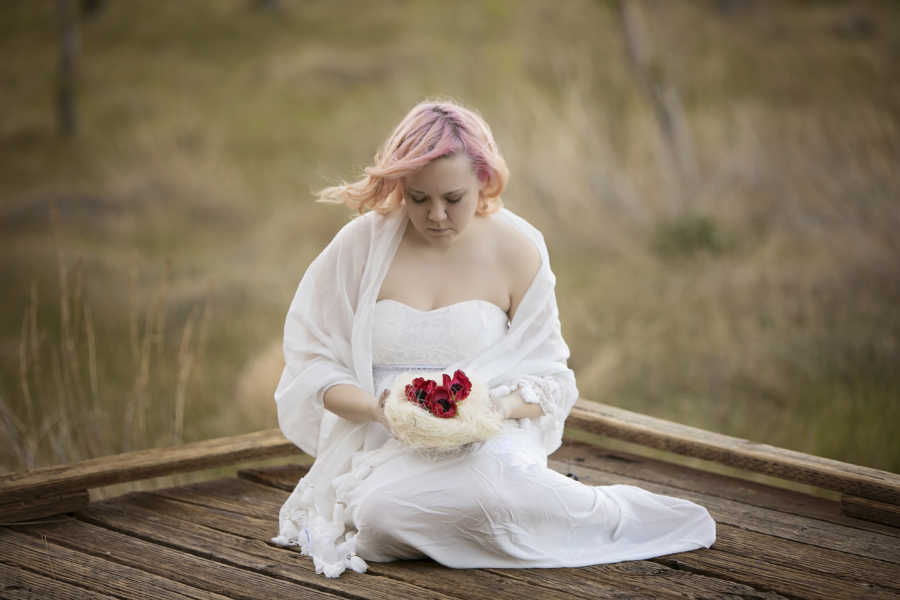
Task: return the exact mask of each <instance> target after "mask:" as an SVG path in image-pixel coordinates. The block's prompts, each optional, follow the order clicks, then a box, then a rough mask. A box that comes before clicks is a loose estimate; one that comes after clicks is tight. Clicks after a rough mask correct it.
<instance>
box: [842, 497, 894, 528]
mask: <svg viewBox="0 0 900 600" xmlns="http://www.w3.org/2000/svg"><path fill="white" fill-rule="evenodd" d="M841 508H842V510H843V511H844V513H845V514H847V515H849V516H851V517H857V518H859V519H864V520H866V521H874V522H876V523H884V524H886V525H890V526H892V527H900V506H895V505H893V504H885V503H884V502H878V501H877V500H869V499H867V498H856V497H855V496H847V495H844V496H841ZM898 531H900V530H898Z"/></svg>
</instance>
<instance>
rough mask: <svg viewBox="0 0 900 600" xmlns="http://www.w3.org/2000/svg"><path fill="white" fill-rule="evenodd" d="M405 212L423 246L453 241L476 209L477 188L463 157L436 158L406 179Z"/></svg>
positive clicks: (477, 182) (478, 191) (465, 157)
mask: <svg viewBox="0 0 900 600" xmlns="http://www.w3.org/2000/svg"><path fill="white" fill-rule="evenodd" d="M405 187H406V196H405V198H404V201H405V202H406V212H407V214H409V220H410V222H411V223H412V225H413V227H414V228H415V231H416V233H417V234H418V237H419V238H421V241H422V242H423V243H426V244H429V245H434V246H439V247H446V246H448V245H450V244H452V243H453V242H455V241H457V240H458V239H459V238H460V236H461V234H462V233H463V231H464V230H465V229H466V227H467V226H468V225H469V223H470V222H471V221H472V219H473V218H474V217H475V211H476V209H477V208H478V199H479V194H480V192H481V185H480V184H479V181H478V177H477V176H476V175H475V170H474V169H473V168H472V161H471V159H470V158H469V157H468V156H467V155H466V154H464V153H456V154H452V155H450V156H448V157H445V158H439V159H437V160H434V161H432V162H430V163H429V164H427V165H426V166H424V167H422V168H421V169H420V170H418V171H417V172H415V173H413V174H412V175H410V176H408V177H407V178H406V182H405Z"/></svg>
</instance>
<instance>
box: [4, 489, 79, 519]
mask: <svg viewBox="0 0 900 600" xmlns="http://www.w3.org/2000/svg"><path fill="white" fill-rule="evenodd" d="M90 501H91V498H90V495H89V494H88V492H87V490H74V491H70V492H62V493H61V494H53V495H50V496H37V497H34V498H27V499H26V498H20V499H18V500H13V501H12V502H7V503H5V504H0V526H3V525H9V524H12V523H18V522H21V521H31V520H34V519H40V518H43V517H49V516H52V515H58V514H61V513H67V512H72V511H76V510H78V509H80V508H84V507H85V506H87V505H88V503H89V502H90Z"/></svg>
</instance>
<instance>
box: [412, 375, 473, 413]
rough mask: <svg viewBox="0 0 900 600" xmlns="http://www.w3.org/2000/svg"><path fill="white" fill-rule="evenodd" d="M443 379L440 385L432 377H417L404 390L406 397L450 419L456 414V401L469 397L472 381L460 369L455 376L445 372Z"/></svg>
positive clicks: (429, 410)
mask: <svg viewBox="0 0 900 600" xmlns="http://www.w3.org/2000/svg"><path fill="white" fill-rule="evenodd" d="M441 379H442V380H443V385H438V383H437V382H436V381H434V380H432V379H425V378H423V377H416V378H415V379H413V380H412V383H410V384H408V385H407V386H406V387H405V388H404V390H405V392H406V399H407V400H409V401H410V402H414V403H416V404H418V405H419V406H420V407H421V408H423V409H425V410H427V411H428V412H430V413H431V414H432V415H434V416H436V417H440V418H442V419H449V418H452V417H455V416H456V403H457V402H461V401H463V400H465V399H466V397H468V395H469V392H470V391H471V390H472V382H471V381H469V378H468V377H467V376H466V374H465V373H463V372H462V371H460V370H457V371H456V372H455V373H454V374H453V377H450V376H449V375H447V374H446V373H443V374H442V377H441Z"/></svg>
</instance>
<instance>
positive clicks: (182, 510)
mask: <svg viewBox="0 0 900 600" xmlns="http://www.w3.org/2000/svg"><path fill="white" fill-rule="evenodd" d="M116 500H117V501H118V502H120V503H122V504H126V505H134V506H137V507H140V508H145V509H147V510H151V511H154V512H157V513H160V514H163V515H167V516H169V517H171V518H173V519H181V520H183V521H190V522H192V523H197V524H198V525H203V526H204V527H208V528H210V529H216V530H218V531H224V532H226V533H231V534H234V535H240V536H243V537H246V538H252V539H261V540H265V541H268V540H270V539H271V538H273V537H275V536H276V535H278V515H277V514H270V515H267V517H266V518H259V517H252V516H250V515H245V514H240V513H236V512H232V511H228V510H221V509H218V508H213V507H209V506H201V505H199V504H192V503H189V502H182V501H180V500H173V499H171V498H166V497H164V496H159V495H157V494H152V493H149V492H135V493H131V494H128V495H127V496H120V497H118V498H116Z"/></svg>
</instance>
